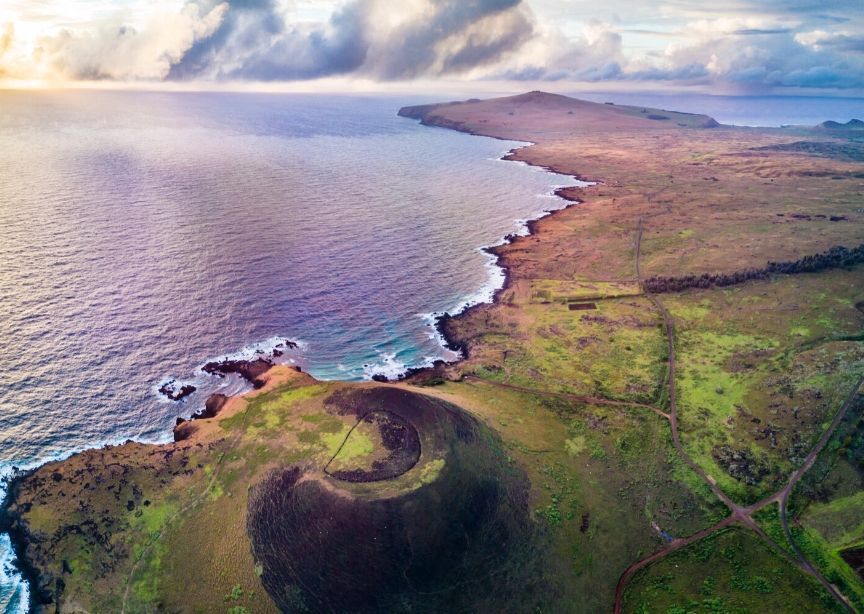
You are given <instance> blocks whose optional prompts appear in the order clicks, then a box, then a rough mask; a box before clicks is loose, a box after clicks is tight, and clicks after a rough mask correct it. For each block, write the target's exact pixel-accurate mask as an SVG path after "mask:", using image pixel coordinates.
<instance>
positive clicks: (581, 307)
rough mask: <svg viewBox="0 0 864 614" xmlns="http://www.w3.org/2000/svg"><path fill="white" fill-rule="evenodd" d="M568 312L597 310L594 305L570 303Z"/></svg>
mask: <svg viewBox="0 0 864 614" xmlns="http://www.w3.org/2000/svg"><path fill="white" fill-rule="evenodd" d="M569 307H570V311H589V310H591V309H597V304H596V303H570V305H569Z"/></svg>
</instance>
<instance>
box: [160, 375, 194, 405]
mask: <svg viewBox="0 0 864 614" xmlns="http://www.w3.org/2000/svg"><path fill="white" fill-rule="evenodd" d="M176 383H177V381H176V380H173V379H172V380H171V381H170V382H165V383H164V384H162V385H161V386H160V387H159V392H160V393H161V394H164V395H165V396H166V397H168V398H169V399H171V400H172V401H179V400H181V399H184V398H186V397H188V396H189V395H190V394H192V393H193V392H195V391H196V390H198V389H197V388H196V387H195V386H193V385H192V384H184V385H183V386H181V387H180V389H179V390H177V389H176V388H175V387H174V384H176Z"/></svg>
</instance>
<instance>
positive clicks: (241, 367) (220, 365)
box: [201, 358, 273, 388]
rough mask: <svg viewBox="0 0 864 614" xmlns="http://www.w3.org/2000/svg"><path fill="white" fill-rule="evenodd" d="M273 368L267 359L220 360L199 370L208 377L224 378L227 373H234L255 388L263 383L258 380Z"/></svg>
mask: <svg viewBox="0 0 864 614" xmlns="http://www.w3.org/2000/svg"><path fill="white" fill-rule="evenodd" d="M272 366H273V361H272V360H269V359H267V358H256V359H255V360H220V361H212V362H208V363H207V364H206V365H204V366H203V367H201V370H202V371H204V372H205V373H209V374H210V375H218V376H219V377H225V376H226V375H228V374H229V373H236V374H237V375H239V376H240V377H242V378H243V379H245V380H246V381H248V382H250V383H251V384H252V385H253V386H255V387H256V388H260V387H261V386H263V385H264V383H263V382H262V381H261V380H259V379H258V378H260V377H261V376H262V375H264V374H265V373H267V371H269V370H270V368H271V367H272Z"/></svg>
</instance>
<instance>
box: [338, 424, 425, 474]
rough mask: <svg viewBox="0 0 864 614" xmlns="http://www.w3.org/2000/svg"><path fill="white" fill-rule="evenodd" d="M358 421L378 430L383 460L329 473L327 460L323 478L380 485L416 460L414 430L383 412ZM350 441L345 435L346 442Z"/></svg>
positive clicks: (416, 438) (418, 446)
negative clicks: (330, 477)
mask: <svg viewBox="0 0 864 614" xmlns="http://www.w3.org/2000/svg"><path fill="white" fill-rule="evenodd" d="M360 421H361V422H365V423H367V424H373V425H375V426H377V427H378V432H379V433H380V434H381V441H382V442H383V444H384V447H385V448H386V449H387V451H388V452H389V454H388V455H387V457H386V458H384V459H381V460H376V461H373V462H372V465H371V467H369V468H365V467H363V468H361V467H357V468H354V469H340V470H338V471H332V472H331V471H329V470H328V469H329V467H330V465H332V463H333V461H332V460H331V461H330V463H328V465H327V467H325V468H324V472H325V473H326V474H327V475H330V476H333V477H334V478H336V479H337V480H344V481H346V482H380V481H381V480H391V479H393V478H395V477H398V476H400V475H402V474H403V473H405V472H406V471H409V470H410V469H411V468H412V467H414V465H416V464H417V461H418V460H420V437H419V435H418V434H417V429H415V428H414V427H413V426H412V425H411V424H410V423H409V422H408V421H407V420H405V419H404V418H402V417H400V416H397V415H396V414H392V413H390V412H386V411H374V412H370V413H368V414H366V415H365V416H363V417H362V418H361V419H360ZM352 433H353V431H352ZM350 437H351V435H350V434H349V435H348V438H350ZM348 438H346V441H347V440H348ZM335 458H338V453H337V454H336V456H335V457H334V460H335Z"/></svg>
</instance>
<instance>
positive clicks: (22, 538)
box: [0, 110, 601, 612]
mask: <svg viewBox="0 0 864 614" xmlns="http://www.w3.org/2000/svg"><path fill="white" fill-rule="evenodd" d="M401 111H402V110H400V112H399V115H400V116H402V115H401ZM403 117H404V116H403ZM409 119H413V118H409ZM420 123H421V124H422V125H424V126H427V127H437V128H443V129H447V130H453V131H455V132H462V133H464V134H469V135H471V136H480V137H486V138H492V139H495V140H500V141H513V140H519V139H510V138H505V137H499V136H495V135H491V134H482V133H480V132H476V131H472V130H468V129H464V128H460V127H457V126H439V125H436V124H433V123H427V122H425V121H420ZM519 141H520V142H521V143H524V144H522V145H518V146H516V147H514V148H512V149H510V150H508V151H507V152H505V153H504V154H503V155H501V156H500V157H499V158H498V160H500V161H504V162H517V163H521V164H524V165H526V166H530V167H532V168H535V169H537V170H539V171H542V172H545V173H550V174H553V175H560V176H562V177H567V178H570V179H573V180H575V181H577V182H583V183H587V184H589V185H584V186H580V185H572V186H562V187H557V188H555V189H554V190H553V191H552V192H551V193H550V194H549V195H548V196H550V197H552V198H555V199H560V200H561V201H562V203H563V204H562V206H560V207H556V208H552V209H548V210H543V211H540V212H539V213H538V214H537V215H536V216H535V217H532V218H530V219H526V220H524V221H523V220H514V221H516V222H524V232H519V231H516V232H511V233H508V234H506V235H504V236H503V237H502V238H501V240H500V241H499V242H497V243H494V244H492V245H486V246H481V247H479V248H478V250H479V251H481V252H483V253H484V254H487V255H489V256H490V257H491V260H490V266H492V267H495V268H497V269H498V270H499V271H500V273H501V278H502V283H501V285H500V287H498V288H496V289H495V290H494V291H493V292H492V294H491V297H490V298H489V299H488V300H479V301H476V302H472V301H471V299H470V297H469V298H468V299H466V300H465V301H464V302H465V305H464V306H458V307H457V308H456V309H453V310H452V313H451V312H450V311H447V312H445V313H439V314H430V315H431V316H432V317H433V328H434V330H435V334H436V336H437V339H438V340H439V343H441V345H442V347H443V348H444V349H446V350H449V351H452V352H455V353H457V354H458V356H457V357H456V358H455V359H454V360H452V361H446V360H445V359H443V358H440V359H436V360H435V361H433V363H432V364H431V365H421V366H417V367H411V366H406V368H405V370H404V372H403V373H402V374H400V375H399V376H398V377H396V378H386V377H381V378H378V377H373V378H372V380H373V381H377V382H379V383H380V382H385V383H398V382H410V381H411V380H415V379H417V380H423V379H424V378H432V377H435V376H436V375H437V374H438V372H439V370H440V368H441V367H444V366H453V365H457V364H459V363H460V362H461V361H463V360H465V359H466V358H467V357H468V350H467V347H466V346H464V344H460V343H458V342H457V341H456V340H455V338H454V337H453V335H452V334H451V331H450V330H449V328H448V325H447V324H448V322H451V321H454V320H458V319H459V318H463V317H468V316H470V315H471V313H473V312H474V311H476V310H478V309H481V308H483V307H486V306H490V305H495V304H496V303H498V302H499V301H500V297H501V295H502V293H504V292H505V291H507V290H508V289H510V287H511V282H512V273H511V266H510V265H507V264H506V263H504V262H502V257H501V250H503V249H505V248H507V247H509V246H512V245H515V244H517V243H518V242H519V241H520V240H526V239H529V238H530V237H534V236H536V235H537V233H538V227H537V226H538V224H539V222H540V221H542V220H544V219H548V218H550V217H552V216H554V215H555V214H558V213H561V212H563V211H566V210H568V209H569V208H571V207H574V206H576V205H579V204H582V203H583V202H584V200H583V199H580V198H578V197H577V196H576V194H575V192H576V191H581V190H583V189H584V188H585V187H591V186H593V185H598V184H600V183H601V182H598V181H592V180H589V179H586V178H583V177H580V176H578V175H575V174H572V173H568V172H565V171H561V170H558V169H554V168H551V167H548V166H545V165H542V164H539V163H534V162H532V161H530V159H527V158H525V159H520V158H518V152H519V151H521V150H527V149H530V148H532V147H535V146H536V145H537V143H535V142H532V141H521V140H519ZM480 291H482V288H481V290H480ZM478 292H479V291H478ZM274 339H285V337H278V338H277V337H274V338H273V339H268V340H267V341H265V342H263V345H267V346H268V347H269V345H272V343H270V342H273V340H274ZM291 341H292V342H293V343H296V344H298V345H299V346H300V347H301V348H302V347H304V346H305V343H304V342H303V341H300V340H298V339H293V338H292V339H291ZM261 346H262V344H252V345H250V346H248V347H245V348H243V349H241V350H238V351H237V352H234V353H232V354H228V355H223V356H221V357H219V358H216V359H213V360H211V361H209V362H211V363H216V362H220V361H229V360H232V359H233V362H237V363H242V362H249V363H251V362H254V361H255V356H256V354H255V349H259V348H260V347H261ZM268 355H269V354H268ZM271 358H276V357H271ZM293 362H294V361H293V360H289V361H286V362H276V361H273V362H272V363H271V364H270V367H269V368H268V369H267V371H266V373H257V375H258V376H261V375H270V374H271V373H272V372H273V368H274V367H280V366H285V367H288V368H290V369H292V370H294V369H296V370H298V371H299V370H300V369H299V367H296V366H294V365H293V364H292V363H293ZM202 366H203V365H202ZM199 370H200V369H199ZM212 375H213V374H211V376H212ZM241 377H242V376H241ZM307 377H311V376H309V375H308V374H307ZM245 381H246V382H247V383H248V384H249V385H250V386H252V388H251V389H248V390H242V391H240V392H238V393H235V394H232V395H229V396H227V397H226V398H225V399H224V400H223V401H222V403H221V404H220V409H219V410H218V411H219V412H221V410H222V409H224V406H225V405H227V404H228V403H230V402H232V401H235V400H237V399H242V398H244V397H246V396H248V395H250V394H255V393H258V392H259V391H260V386H256V382H255V380H253V379H248V378H246V379H245ZM177 383H178V384H181V385H182V384H183V383H184V382H183V381H182V380H177ZM157 394H158V390H157ZM159 396H160V397H161V396H162V395H159ZM215 396H224V395H220V394H219V393H218V392H217V393H214V394H213V395H210V396H209V397H208V403H207V404H209V401H210V399H211V398H213V397H215ZM175 402H176V401H175ZM208 417H213V416H210V415H208V414H207V412H206V410H205V409H199V410H198V411H195V412H193V413H192V415H191V417H190V418H189V419H184V418H182V417H180V416H178V418H177V423H176V424H175V426H174V427H173V429H172V431H171V436H172V437H173V438H174V439H173V441H172V440H168V439H167V437H168V436H169V435H168V434H167V433H166V440H165V441H161V440H160V441H150V442H137V443H141V444H142V445H147V446H171V445H176V444H177V443H178V442H179V441H181V439H178V438H177V434H178V427H180V426H181V425H186V427H184V429H183V430H185V429H188V428H189V425H190V424H192V423H194V422H195V420H196V419H202V418H208ZM193 433H194V431H193ZM190 435H192V434H187V435H185V436H183V439H184V440H186V441H188V439H186V438H187V437H189V436H190ZM130 443H136V442H135V441H133V440H132V439H127V440H126V441H124V442H122V443H104V444H102V445H97V446H93V447H88V448H85V449H83V450H77V451H74V452H71V453H69V454H68V455H64V456H63V457H62V458H59V459H49V460H46V461H45V462H43V463H39V464H38V465H34V466H33V467H28V468H27V469H23V470H17V471H16V472H15V473H14V474H13V475H10V476H9V477H7V478H6V492H5V494H4V498H3V501H2V502H0V531H2V532H3V533H6V534H7V535H8V536H9V540H10V544H11V547H12V553H13V557H12V565H13V567H14V570H15V571H16V572H17V573H19V574H20V576H21V578H22V580H23V582H24V586H25V587H26V590H27V596H28V600H29V603H28V607H27V611H28V612H36V611H39V608H40V607H42V606H44V605H46V604H49V603H51V591H52V587H48V586H46V585H45V580H44V578H43V576H42V574H41V573H40V571H39V570H38V568H37V567H36V565H35V564H34V562H33V561H32V560H30V558H29V557H28V555H27V549H28V545H29V543H30V537H29V534H28V530H27V529H26V528H25V527H24V526H23V523H22V522H21V519H20V515H18V514H13V513H12V512H11V511H10V505H11V504H12V503H13V502H14V501H15V498H16V493H17V490H18V487H19V485H20V484H21V483H22V482H23V481H25V480H26V479H28V478H29V477H30V476H32V475H33V474H35V473H36V472H37V471H39V470H40V469H42V468H43V467H45V466H46V465H49V464H52V463H63V462H66V461H68V460H69V459H71V458H73V457H76V456H79V455H81V454H83V453H86V452H88V451H91V450H106V449H111V448H113V447H115V446H122V445H126V444H130ZM61 582H62V581H61ZM57 588H62V587H57ZM55 590H56V588H55Z"/></svg>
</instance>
